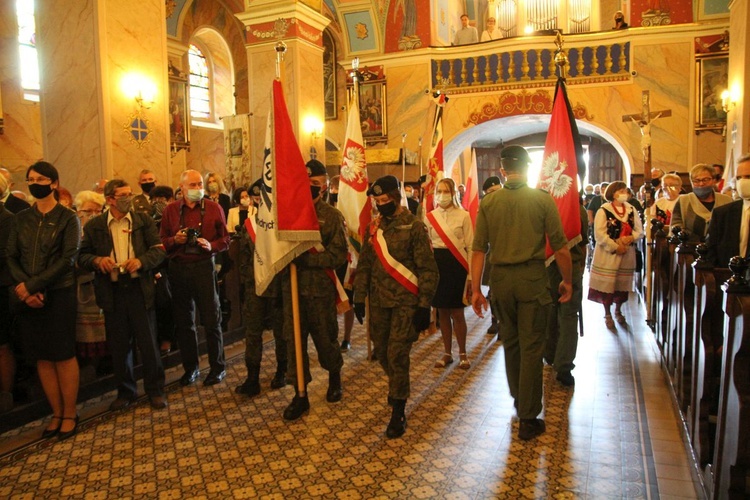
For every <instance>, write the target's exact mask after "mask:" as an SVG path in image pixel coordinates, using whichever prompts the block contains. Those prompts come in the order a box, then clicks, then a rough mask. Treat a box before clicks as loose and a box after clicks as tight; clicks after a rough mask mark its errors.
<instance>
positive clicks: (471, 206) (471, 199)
mask: <svg viewBox="0 0 750 500" xmlns="http://www.w3.org/2000/svg"><path fill="white" fill-rule="evenodd" d="M461 204H462V205H463V206H464V208H465V209H466V211H467V212H469V216H470V217H471V225H472V226H476V225H477V212H479V175H478V174H477V152H476V151H475V150H474V149H473V148H472V150H471V166H470V167H469V177H468V178H467V179H466V192H465V193H464V199H463V200H462V202H461Z"/></svg>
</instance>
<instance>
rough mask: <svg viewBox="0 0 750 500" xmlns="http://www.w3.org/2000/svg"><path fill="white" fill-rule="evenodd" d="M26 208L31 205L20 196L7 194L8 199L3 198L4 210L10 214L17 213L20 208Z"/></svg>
mask: <svg viewBox="0 0 750 500" xmlns="http://www.w3.org/2000/svg"><path fill="white" fill-rule="evenodd" d="M27 208H31V205H29V204H28V203H26V202H25V201H23V200H22V199H21V198H18V197H17V196H13V194H11V195H10V196H8V199H7V200H5V210H7V211H8V212H10V213H12V214H17V213H18V212H20V211H21V210H26V209H27Z"/></svg>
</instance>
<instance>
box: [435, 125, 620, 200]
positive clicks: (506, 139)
mask: <svg viewBox="0 0 750 500" xmlns="http://www.w3.org/2000/svg"><path fill="white" fill-rule="evenodd" d="M549 121H550V115H546V114H545V115H518V116H508V117H503V118H497V119H495V120H490V121H487V122H484V123H480V124H479V125H476V126H474V127H471V128H468V129H466V130H464V131H463V132H461V133H460V134H458V135H456V136H455V137H453V138H452V139H451V140H450V142H448V143H447V144H446V145H445V148H444V150H443V160H444V164H445V170H446V172H445V176H446V177H454V178H455V176H453V175H452V174H453V173H454V172H453V169H454V168H459V169H461V170H460V171H461V174H460V176H459V177H460V178H461V179H465V178H466V175H467V174H468V167H469V165H470V161H471V149H472V147H474V148H477V149H488V150H492V149H493V148H494V149H495V150H496V151H497V155H495V156H499V150H500V149H501V148H502V146H503V145H509V144H514V143H520V144H522V145H523V146H524V147H528V148H529V149H530V150H532V151H533V150H534V149H537V150H543V149H544V141H545V138H546V133H547V129H548V128H549ZM576 124H577V125H578V130H579V132H580V134H581V139H582V142H583V143H584V152H585V153H586V152H587V150H588V149H589V146H590V145H593V144H597V145H603V146H604V147H603V148H601V149H603V150H608V151H611V152H612V154H611V155H608V156H609V157H604V158H597V162H603V163H604V164H606V163H607V162H610V163H613V164H614V163H615V162H618V163H617V166H618V168H617V169H616V171H615V170H614V169H613V170H612V171H611V172H610V173H607V174H606V175H604V174H603V175H602V178H601V179H599V178H597V179H592V181H593V182H600V181H601V180H606V181H612V180H615V178H613V177H620V176H621V177H622V179H623V180H625V182H629V181H630V177H631V176H630V174H631V173H632V171H633V168H632V165H633V158H632V156H631V155H630V154H629V153H628V152H627V151H626V150H625V147H624V146H623V144H622V142H621V141H619V140H617V138H616V137H615V136H614V135H613V134H612V133H610V131H609V130H607V129H605V128H602V127H601V126H599V125H596V124H593V123H590V122H586V121H583V120H576ZM478 156H479V155H478ZM534 156H535V155H534V154H533V153H532V157H534ZM539 157H541V156H539ZM477 161H478V163H479V162H480V160H477ZM619 162H621V164H620V163H619ZM589 165H591V163H589ZM499 166H500V162H499V157H496V158H490V159H489V161H487V160H485V161H484V165H482V166H480V165H478V170H479V171H480V172H481V171H483V172H484V175H483V174H482V173H479V177H480V179H479V185H480V186H481V185H482V182H483V180H484V178H486V177H489V176H490V175H497V173H498V171H499ZM604 166H605V167H606V165H604ZM482 167H483V168H482ZM539 167H541V160H540V161H539ZM539 167H537V169H538V168H539ZM533 170H534V167H533V166H532V169H531V170H530V171H529V181H530V183H532V182H531V181H532V180H535V179H536V176H537V175H538V173H536V172H534V171H533Z"/></svg>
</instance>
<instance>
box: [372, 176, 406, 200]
mask: <svg viewBox="0 0 750 500" xmlns="http://www.w3.org/2000/svg"><path fill="white" fill-rule="evenodd" d="M398 188H399V182H398V179H396V177H394V176H392V175H385V176H383V177H381V178H380V179H378V180H376V181H375V182H374V183H373V184H372V187H371V188H370V189H368V190H367V195H368V196H380V195H381V194H387V193H390V192H391V191H397V190H398Z"/></svg>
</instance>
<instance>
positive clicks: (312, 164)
mask: <svg viewBox="0 0 750 500" xmlns="http://www.w3.org/2000/svg"><path fill="white" fill-rule="evenodd" d="M305 166H306V167H307V176H308V177H318V176H319V175H328V171H327V170H326V167H325V165H323V164H322V163H320V162H319V161H318V160H310V161H308V162H307V164H306V165H305Z"/></svg>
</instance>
